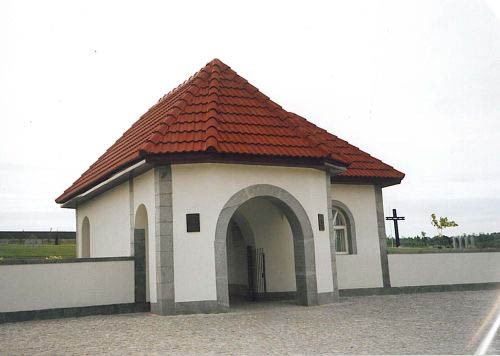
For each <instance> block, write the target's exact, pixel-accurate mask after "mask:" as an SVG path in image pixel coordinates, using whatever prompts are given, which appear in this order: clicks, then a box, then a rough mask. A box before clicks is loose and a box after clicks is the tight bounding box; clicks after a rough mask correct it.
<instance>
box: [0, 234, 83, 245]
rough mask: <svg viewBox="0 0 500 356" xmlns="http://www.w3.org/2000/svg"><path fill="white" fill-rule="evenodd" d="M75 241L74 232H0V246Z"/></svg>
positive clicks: (56, 243) (57, 243)
mask: <svg viewBox="0 0 500 356" xmlns="http://www.w3.org/2000/svg"><path fill="white" fill-rule="evenodd" d="M75 241H76V233H75V232H74V231H0V245H2V244H20V245H59V244H61V243H75Z"/></svg>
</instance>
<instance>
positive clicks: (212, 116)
mask: <svg viewBox="0 0 500 356" xmlns="http://www.w3.org/2000/svg"><path fill="white" fill-rule="evenodd" d="M207 67H209V73H210V74H209V77H208V78H207V83H208V106H207V112H206V114H205V117H206V118H207V119H206V120H205V145H204V149H205V151H209V152H211V151H216V152H217V151H218V148H219V110H218V107H219V95H220V89H219V86H220V79H221V73H220V72H221V70H222V69H223V63H222V62H221V61H220V60H218V59H217V58H215V59H213V60H212V61H211V62H209V63H208V64H207ZM221 67H222V68H221ZM224 69H226V68H224Z"/></svg>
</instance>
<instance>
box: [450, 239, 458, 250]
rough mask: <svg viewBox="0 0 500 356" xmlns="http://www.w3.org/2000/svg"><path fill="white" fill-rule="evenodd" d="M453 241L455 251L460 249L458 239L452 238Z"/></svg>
mask: <svg viewBox="0 0 500 356" xmlns="http://www.w3.org/2000/svg"><path fill="white" fill-rule="evenodd" d="M451 241H453V249H455V250H456V249H457V248H458V247H457V238H456V237H452V238H451Z"/></svg>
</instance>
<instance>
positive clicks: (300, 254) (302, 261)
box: [214, 184, 318, 309]
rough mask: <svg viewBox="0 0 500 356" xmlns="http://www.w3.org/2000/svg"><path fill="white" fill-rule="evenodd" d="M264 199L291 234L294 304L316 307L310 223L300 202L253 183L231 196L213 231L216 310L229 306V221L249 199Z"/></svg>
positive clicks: (281, 192)
mask: <svg viewBox="0 0 500 356" xmlns="http://www.w3.org/2000/svg"><path fill="white" fill-rule="evenodd" d="M259 198H260V199H266V200H268V201H270V202H272V203H273V204H274V205H276V206H277V207H278V208H280V210H281V211H282V212H283V213H284V214H285V216H286V217H287V219H288V222H289V223H290V227H291V230H292V235H293V247H294V248H293V250H294V258H295V280H296V285H297V294H296V298H297V304H300V305H317V304H318V290H317V281H316V262H315V250H314V235H313V230H312V227H311V222H310V221H309V218H308V216H307V213H306V211H305V209H304V208H303V207H302V205H301V204H300V202H299V201H298V200H297V199H296V198H295V197H294V196H293V195H292V194H290V193H289V192H287V191H286V190H284V189H282V188H280V187H277V186H274V185H270V184H256V185H252V186H249V187H246V188H244V189H242V190H240V191H238V192H237V193H235V194H234V195H233V196H232V197H231V198H229V200H228V201H227V203H226V204H225V205H224V207H223V208H222V210H221V212H220V214H219V217H218V219H217V226H216V230H215V241H214V249H215V276H216V290H217V303H218V305H219V308H221V309H224V308H228V307H229V291H228V273H227V254H226V236H227V231H228V227H229V222H230V220H231V218H232V217H233V215H234V213H235V212H236V210H237V209H238V208H239V207H240V206H241V205H243V204H244V203H246V202H247V201H249V200H252V199H259Z"/></svg>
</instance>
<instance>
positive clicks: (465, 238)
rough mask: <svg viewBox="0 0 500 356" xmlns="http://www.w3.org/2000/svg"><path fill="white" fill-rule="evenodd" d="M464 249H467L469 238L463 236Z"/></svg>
mask: <svg viewBox="0 0 500 356" xmlns="http://www.w3.org/2000/svg"><path fill="white" fill-rule="evenodd" d="M464 242H465V248H469V238H468V237H467V236H464Z"/></svg>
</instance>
